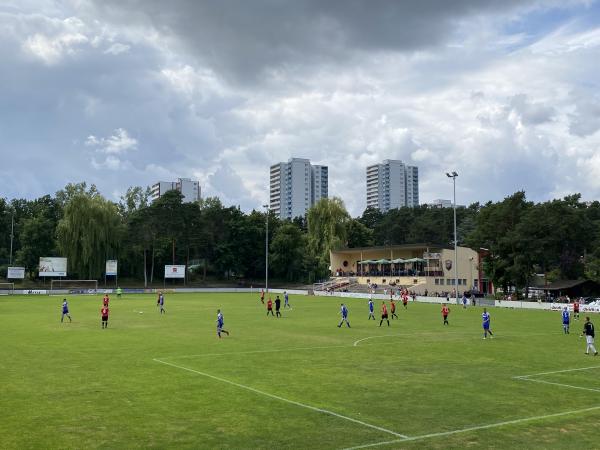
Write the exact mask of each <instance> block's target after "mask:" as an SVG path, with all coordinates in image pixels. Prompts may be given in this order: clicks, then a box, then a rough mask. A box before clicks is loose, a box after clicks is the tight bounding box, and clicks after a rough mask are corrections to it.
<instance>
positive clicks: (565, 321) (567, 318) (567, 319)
mask: <svg viewBox="0 0 600 450" xmlns="http://www.w3.org/2000/svg"><path fill="white" fill-rule="evenodd" d="M570 322H571V317H570V316H569V308H568V307H567V306H565V309H563V312H562V325H563V331H564V332H565V334H569V323H570Z"/></svg>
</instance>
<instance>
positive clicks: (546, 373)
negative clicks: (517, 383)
mask: <svg viewBox="0 0 600 450" xmlns="http://www.w3.org/2000/svg"><path fill="white" fill-rule="evenodd" d="M591 369H600V366H592V367H579V368H577V369H566V370H554V371H552V372H539V373H532V374H531V375H519V376H516V377H513V378H529V377H536V376H538V375H552V374H553V373H566V372H577V371H579V370H591Z"/></svg>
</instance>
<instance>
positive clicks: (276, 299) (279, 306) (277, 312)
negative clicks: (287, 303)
mask: <svg viewBox="0 0 600 450" xmlns="http://www.w3.org/2000/svg"><path fill="white" fill-rule="evenodd" d="M280 308H281V299H280V298H279V295H278V296H277V297H275V314H276V315H277V317H281V313H280V312H279V309H280Z"/></svg>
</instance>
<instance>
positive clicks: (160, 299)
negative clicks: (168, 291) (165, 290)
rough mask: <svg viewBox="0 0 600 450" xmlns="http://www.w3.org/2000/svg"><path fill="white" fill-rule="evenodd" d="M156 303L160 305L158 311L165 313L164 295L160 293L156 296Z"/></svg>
mask: <svg viewBox="0 0 600 450" xmlns="http://www.w3.org/2000/svg"><path fill="white" fill-rule="evenodd" d="M158 305H160V313H161V314H165V313H166V312H167V311H166V310H165V296H164V295H163V294H162V292H161V294H160V295H159V296H158Z"/></svg>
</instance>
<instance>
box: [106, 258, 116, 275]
mask: <svg viewBox="0 0 600 450" xmlns="http://www.w3.org/2000/svg"><path fill="white" fill-rule="evenodd" d="M105 273H106V275H117V260H116V259H107V260H106V270H105Z"/></svg>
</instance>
